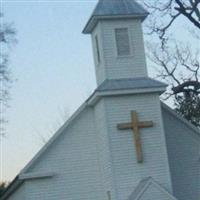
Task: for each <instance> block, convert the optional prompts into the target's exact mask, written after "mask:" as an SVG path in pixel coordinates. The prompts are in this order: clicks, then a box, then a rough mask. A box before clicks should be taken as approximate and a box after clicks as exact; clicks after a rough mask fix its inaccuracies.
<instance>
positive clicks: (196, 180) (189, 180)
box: [163, 107, 200, 200]
mask: <svg viewBox="0 0 200 200" xmlns="http://www.w3.org/2000/svg"><path fill="white" fill-rule="evenodd" d="M163 119H164V127H165V132H166V140H167V147H168V154H169V164H170V170H171V177H172V181H173V189H174V195H175V196H176V197H177V198H178V199H180V200H188V199H189V200H199V198H200V159H199V157H200V154H199V153H200V137H199V136H198V134H197V133H196V131H194V130H193V129H192V128H191V127H190V126H188V125H187V123H185V122H184V121H182V120H180V119H179V118H177V117H176V116H175V115H174V114H173V112H172V111H170V109H169V108H168V109H167V108H166V107H163ZM199 132H200V131H199ZM199 134H200V133H199Z"/></svg>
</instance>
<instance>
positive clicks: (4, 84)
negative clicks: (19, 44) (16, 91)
mask: <svg viewBox="0 0 200 200" xmlns="http://www.w3.org/2000/svg"><path fill="white" fill-rule="evenodd" d="M15 33H16V32H15V29H14V28H13V26H12V24H8V23H4V22H3V15H2V14H1V13H0V136H1V135H3V134H4V133H5V129H4V127H3V124H4V123H5V122H6V119H5V117H4V116H3V114H4V112H5V109H6V108H7V106H8V104H7V103H8V99H9V86H10V83H11V76H10V69H9V67H8V60H9V57H8V52H9V50H10V47H11V45H12V44H13V43H14V42H16V40H15Z"/></svg>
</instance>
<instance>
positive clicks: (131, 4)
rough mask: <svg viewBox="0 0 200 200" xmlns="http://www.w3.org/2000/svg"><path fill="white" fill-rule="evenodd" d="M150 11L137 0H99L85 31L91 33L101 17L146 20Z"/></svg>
mask: <svg viewBox="0 0 200 200" xmlns="http://www.w3.org/2000/svg"><path fill="white" fill-rule="evenodd" d="M147 15H148V12H147V11H146V10H145V9H144V8H143V7H142V6H141V5H139V4H138V3H137V2H136V1H135V0H99V2H98V4H97V6H96V8H95V9H94V11H93V13H92V15H91V17H90V19H89V21H88V22H87V24H86V26H85V28H84V30H83V33H91V31H92V29H93V28H94V26H95V25H96V23H97V21H98V20H100V19H113V18H141V19H142V20H144V19H145V18H146V17H147Z"/></svg>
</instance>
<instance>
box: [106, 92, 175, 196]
mask: <svg viewBox="0 0 200 200" xmlns="http://www.w3.org/2000/svg"><path fill="white" fill-rule="evenodd" d="M105 103H106V110H107V126H108V132H109V140H110V147H111V155H112V157H111V160H112V167H113V173H114V182H115V184H116V188H117V195H118V197H117V198H116V199H117V200H126V199H127V198H128V196H129V195H130V194H131V193H132V192H133V190H134V189H135V188H136V186H137V184H138V183H139V182H140V181H141V180H142V179H143V178H146V177H149V176H151V177H153V178H154V179H155V180H157V181H158V182H159V183H160V184H161V185H162V186H163V187H165V188H166V189H167V190H168V191H170V192H171V179H170V173H169V166H168V158H167V152H166V144H165V142H166V141H165V136H164V133H163V125H162V116H161V110H160V100H159V97H158V95H157V94H137V95H132V96H131V95H129V96H116V97H106V98H105ZM132 110H136V111H137V112H138V117H139V120H140V121H146V120H147V121H149V120H152V121H153V122H154V127H152V128H145V129H140V133H141V141H142V148H143V154H144V162H143V163H142V164H139V163H137V158H136V152H135V145H134V139H133V133H132V130H118V129H117V124H118V123H126V122H130V120H131V116H130V112H131V111H132Z"/></svg>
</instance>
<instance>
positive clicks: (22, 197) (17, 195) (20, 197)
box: [7, 184, 26, 200]
mask: <svg viewBox="0 0 200 200" xmlns="http://www.w3.org/2000/svg"><path fill="white" fill-rule="evenodd" d="M7 200H26V185H25V184H22V185H21V186H20V187H19V188H17V189H16V190H15V192H14V193H13V194H11V196H9V197H8V198H7Z"/></svg>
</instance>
